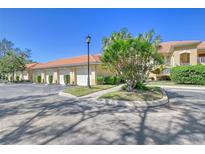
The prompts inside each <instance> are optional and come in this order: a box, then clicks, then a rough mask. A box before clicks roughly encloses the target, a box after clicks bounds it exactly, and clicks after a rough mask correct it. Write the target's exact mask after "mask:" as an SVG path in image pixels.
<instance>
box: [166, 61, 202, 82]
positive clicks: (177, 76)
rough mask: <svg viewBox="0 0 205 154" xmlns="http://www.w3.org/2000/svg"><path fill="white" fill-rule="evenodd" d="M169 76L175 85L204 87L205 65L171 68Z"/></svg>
mask: <svg viewBox="0 0 205 154" xmlns="http://www.w3.org/2000/svg"><path fill="white" fill-rule="evenodd" d="M170 74H171V76H170V77H171V80H172V81H174V82H176V83H180V84H197V85H205V65H190V66H177V67H173V68H172V69H171V72H170Z"/></svg>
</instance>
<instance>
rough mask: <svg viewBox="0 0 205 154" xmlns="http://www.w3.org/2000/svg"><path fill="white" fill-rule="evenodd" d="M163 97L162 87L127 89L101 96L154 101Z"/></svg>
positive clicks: (114, 98) (102, 97)
mask: <svg viewBox="0 0 205 154" xmlns="http://www.w3.org/2000/svg"><path fill="white" fill-rule="evenodd" d="M162 97H163V94H162V92H161V89H160V88H159V87H148V88H147V89H144V90H142V89H141V90H137V89H136V90H134V91H133V92H128V91H126V90H123V89H122V90H120V91H116V92H112V93H108V94H105V95H103V96H101V97H100V98H101V99H112V100H124V101H153V100H158V99H161V98H162Z"/></svg>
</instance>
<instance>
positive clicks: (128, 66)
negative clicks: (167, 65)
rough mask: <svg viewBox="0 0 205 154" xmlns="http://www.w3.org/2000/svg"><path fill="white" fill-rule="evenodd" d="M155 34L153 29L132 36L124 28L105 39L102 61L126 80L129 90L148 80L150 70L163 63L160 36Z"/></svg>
mask: <svg viewBox="0 0 205 154" xmlns="http://www.w3.org/2000/svg"><path fill="white" fill-rule="evenodd" d="M154 35H155V33H154V31H153V30H151V31H149V32H147V33H144V34H139V35H138V36H137V37H132V36H131V34H130V33H129V32H128V31H126V30H124V29H123V30H122V31H120V32H118V33H116V32H115V33H113V34H112V35H111V36H110V37H109V38H106V39H105V38H104V39H103V54H102V57H101V61H102V62H103V64H104V65H105V66H106V67H107V68H108V69H110V70H111V71H113V72H115V73H116V74H117V75H118V76H119V77H120V78H122V79H123V80H124V81H126V83H127V87H128V89H127V90H128V91H133V89H134V88H135V86H136V84H137V82H143V81H144V80H146V79H147V78H148V76H149V72H150V71H151V70H153V69H154V68H156V66H159V65H160V64H162V63H163V58H162V57H161V56H160V54H159V53H158V47H159V43H160V36H156V37H154ZM105 40H106V41H105Z"/></svg>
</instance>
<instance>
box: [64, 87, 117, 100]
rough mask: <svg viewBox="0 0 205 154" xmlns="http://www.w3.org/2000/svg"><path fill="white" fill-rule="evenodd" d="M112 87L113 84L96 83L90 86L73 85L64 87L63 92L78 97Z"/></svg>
mask: <svg viewBox="0 0 205 154" xmlns="http://www.w3.org/2000/svg"><path fill="white" fill-rule="evenodd" d="M113 87H115V85H96V86H91V88H88V87H87V86H73V87H69V88H67V89H65V90H64V92H65V93H69V94H72V95H75V96H77V97H80V96H85V95H88V94H91V93H94V92H98V91H101V90H105V89H109V88H113Z"/></svg>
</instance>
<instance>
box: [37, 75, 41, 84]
mask: <svg viewBox="0 0 205 154" xmlns="http://www.w3.org/2000/svg"><path fill="white" fill-rule="evenodd" d="M37 82H38V83H41V76H40V75H39V76H37Z"/></svg>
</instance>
